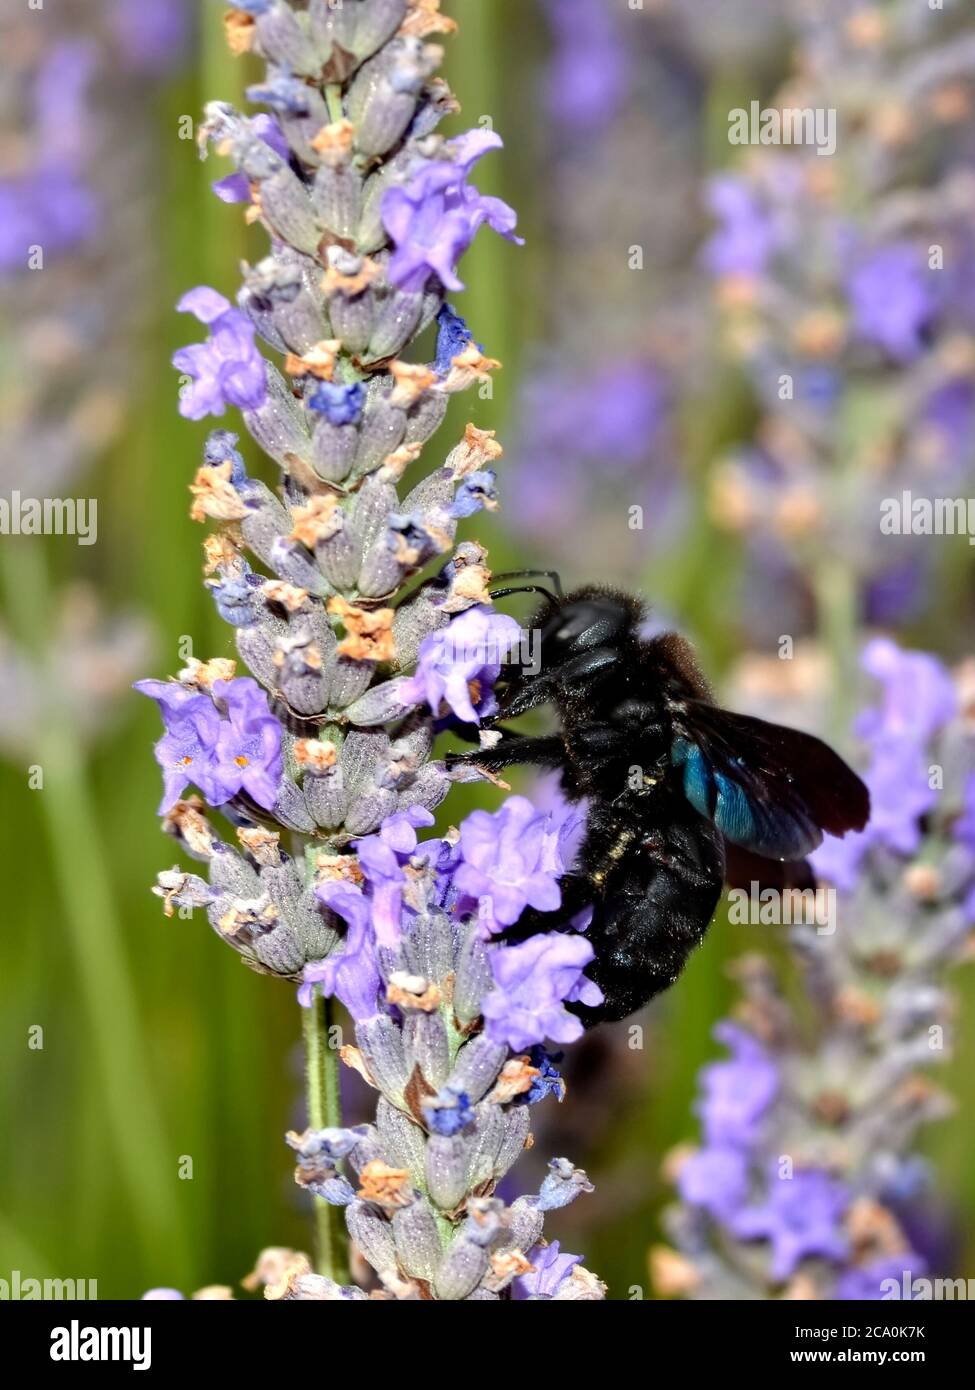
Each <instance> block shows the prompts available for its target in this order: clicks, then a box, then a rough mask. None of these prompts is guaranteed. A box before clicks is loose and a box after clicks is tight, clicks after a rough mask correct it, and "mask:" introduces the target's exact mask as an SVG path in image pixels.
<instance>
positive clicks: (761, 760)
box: [461, 571, 870, 1026]
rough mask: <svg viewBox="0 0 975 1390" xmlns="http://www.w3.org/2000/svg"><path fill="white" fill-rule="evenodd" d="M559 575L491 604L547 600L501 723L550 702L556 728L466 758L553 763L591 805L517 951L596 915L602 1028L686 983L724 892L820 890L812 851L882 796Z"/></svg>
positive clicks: (585, 1011) (628, 612) (502, 690)
mask: <svg viewBox="0 0 975 1390" xmlns="http://www.w3.org/2000/svg"><path fill="white" fill-rule="evenodd" d="M524 573H526V574H527V573H531V572H527V571H526V572H524ZM514 577H515V576H514V575H504V576H499V578H505V579H507V578H514ZM550 578H551V579H552V580H553V581H554V586H555V587H556V589H557V593H556V594H553V593H551V592H549V591H548V590H546V589H544V588H541V587H540V586H538V585H530V586H525V587H524V588H521V589H502V590H497V591H495V593H494V595H493V597H496V598H500V597H503V596H505V595H507V594H512V593H522V592H533V593H540V594H542V595H543V597H544V600H545V602H544V606H543V607H542V609H541V611H540V612H539V613H538V614H537V615H536V617H535V619H534V628H535V629H537V630H538V631H539V632H540V659H539V660H538V661H537V662H535V663H533V669H531V670H530V669H529V668H527V667H526V666H525V665H517V664H513V665H511V666H508V667H505V668H503V670H502V676H501V679H500V680H499V682H498V684H497V687H496V695H497V697H498V701H499V712H498V715H497V716H496V718H495V719H494V720H493V721H489V727H494V728H495V729H497V728H498V724H499V721H500V720H502V719H511V718H514V717H516V716H518V715H521V714H524V713H526V711H528V710H530V709H534V708H535V707H536V706H539V705H543V704H549V705H552V706H553V707H554V708H555V710H556V712H557V714H558V722H559V728H558V732H557V733H554V734H550V735H545V736H541V737H533V736H524V735H521V734H518V733H517V732H516V731H514V730H511V729H507V728H501V738H500V741H499V742H497V743H496V744H495V746H493V747H491V748H489V749H482V750H480V751H478V752H471V753H467V754H464V755H461V756H462V758H463V759H464V760H467V761H470V762H473V763H476V764H477V765H478V766H480V767H484V768H486V769H488V770H493V771H498V770H500V769H502V768H505V767H509V766H512V765H514V764H518V763H522V764H534V765H535V766H539V767H548V768H557V769H559V771H560V772H561V777H562V785H563V788H564V790H565V792H566V795H567V796H568V797H569V798H570V799H572V800H578V799H580V798H583V797H585V798H586V799H587V801H588V812H587V823H586V833H585V837H584V840H583V843H582V846H581V849H580V852H579V855H578V857H577V860H576V863H575V865H574V868H573V870H572V872H571V873H570V874H568V875H566V876H565V877H564V878H563V880H562V907H561V908H560V910H559V911H558V912H557V913H538V912H535V911H530V912H529V913H528V914H527V915H526V916H523V917H522V918H521V919H520V920H519V922H518V923H517V924H516V926H515V927H513V928H510V929H509V930H508V931H507V932H506V933H505V939H507V940H520V939H523V938H524V937H526V936H530V935H532V934H534V933H535V932H537V931H542V930H558V929H560V928H564V929H566V930H568V929H569V927H568V922H569V920H570V919H571V918H572V917H573V916H575V915H576V914H577V913H578V912H579V911H581V910H582V909H583V908H584V907H587V906H590V905H591V906H592V909H593V915H592V922H591V925H590V926H589V928H588V930H587V933H586V934H587V936H588V938H589V940H590V941H591V942H592V945H593V948H594V950H595V953H596V958H595V960H594V961H593V962H592V964H591V965H590V966H589V967H588V968H587V972H586V973H587V974H588V975H589V977H590V978H591V979H593V980H595V982H596V983H597V984H598V985H599V986H600V988H601V989H602V991H603V994H604V996H605V1002H604V1003H603V1004H601V1005H599V1006H598V1007H597V1008H587V1007H585V1006H583V1005H573V1006H571V1007H572V1008H573V1009H574V1011H575V1012H576V1013H578V1014H579V1016H580V1017H581V1018H582V1020H583V1021H584V1023H585V1024H586V1025H587V1026H591V1025H592V1024H594V1023H597V1022H600V1021H602V1020H610V1019H620V1018H624V1017H626V1015H627V1014H630V1013H633V1012H634V1010H636V1009H639V1008H640V1007H641V1006H642V1005H643V1004H645V1003H646V1002H647V1000H648V999H651V998H652V997H653V996H654V995H655V994H658V993H659V992H660V991H661V990H664V989H666V988H667V987H668V986H669V985H672V984H673V983H674V981H675V980H676V979H677V977H678V975H679V974H680V973H681V971H682V969H683V968H684V965H685V964H686V962H687V959H688V956H689V955H690V953H691V951H692V950H693V948H694V947H695V946H697V945H698V944H699V943H700V941H701V940H702V938H703V936H704V933H705V932H706V931H707V928H708V925H709V923H710V921H711V919H712V917H713V916H714V913H715V909H716V908H717V905H718V900H719V898H720V896H721V892H722V885H723V883H724V882H725V881H726V880H727V881H729V882H734V883H742V884H743V885H747V884H748V883H749V882H751V881H753V880H757V881H759V882H760V883H762V884H763V886H778V887H786V886H805V885H807V884H810V883H811V882H812V878H811V874H810V872H809V868H808V865H806V864H805V863H804V862H803V861H804V857H805V856H806V855H807V854H809V853H810V852H811V851H812V850H813V849H815V848H816V846H817V845H819V844H820V843H821V841H822V838H823V832H824V831H828V832H829V833H830V834H831V835H843V834H844V833H845V832H846V831H847V830H860V829H862V827H863V826H864V825H865V824H866V821H867V818H868V816H869V813H870V798H869V795H868V792H867V789H866V787H865V786H864V785H863V783H862V782H861V780H860V778H859V777H857V775H856V774H855V773H854V772H853V771H851V769H850V768H849V767H848V766H847V765H846V763H845V762H844V761H843V760H842V758H840V757H839V756H838V755H837V754H836V753H834V752H833V750H832V749H831V748H829V747H828V746H827V745H826V744H825V743H823V742H822V741H821V740H820V739H818V738H813V737H812V736H810V735H809V734H803V733H799V732H797V731H796V730H794V729H786V728H783V727H781V726H780V725H778V724H769V723H766V722H765V721H764V720H762V719H753V718H751V717H750V716H748V715H743V714H732V713H731V712H730V711H728V710H724V709H720V708H719V707H718V706H716V705H715V704H714V703H713V701H712V698H711V693H710V690H709V688H708V685H707V682H706V681H705V679H704V677H703V675H702V674H701V671H700V669H699V668H698V665H697V661H696V659H695V656H694V652H693V650H692V648H691V647H690V646H689V644H688V643H687V642H686V641H684V639H683V638H681V637H679V636H678V635H677V634H676V633H667V634H666V635H664V636H660V637H653V638H646V637H644V636H642V635H641V627H642V625H643V623H644V621H645V614H644V610H643V606H642V604H641V603H640V602H639V600H638V599H636V598H634V597H632V596H630V595H629V594H626V593H621V592H619V591H617V590H614V589H607V588H602V587H599V586H597V585H587V586H586V587H585V588H581V589H577V590H576V591H575V592H574V593H571V594H568V595H566V596H563V595H562V594H561V587H560V586H559V584H558V576H556V575H554V574H552V575H550Z"/></svg>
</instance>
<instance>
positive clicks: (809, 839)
mask: <svg viewBox="0 0 975 1390" xmlns="http://www.w3.org/2000/svg"><path fill="white" fill-rule="evenodd" d="M670 712H671V717H672V719H673V724H674V733H675V738H674V742H673V745H672V749H671V763H672V765H673V767H674V769H675V772H676V773H677V775H678V777H679V779H680V782H681V785H682V787H683V791H684V795H685V796H686V797H687V799H688V801H689V802H690V803H691V805H692V806H693V807H694V808H695V810H697V811H699V812H700V813H701V815H702V816H705V817H706V818H707V819H708V820H710V821H712V822H713V823H714V825H715V826H716V827H717V828H718V830H720V831H721V833H722V835H724V837H725V839H726V840H729V841H730V842H731V843H732V844H735V845H740V846H741V847H742V848H743V849H746V850H750V851H751V852H752V853H754V854H759V855H762V856H763V857H765V858H768V859H789V860H793V859H803V858H804V857H805V856H806V855H807V854H809V853H811V851H812V850H814V849H815V848H816V847H817V845H819V844H821V843H822V839H823V833H824V832H828V833H829V834H830V835H844V834H845V833H846V832H847V831H848V830H862V829H863V827H864V825H866V823H867V819H868V817H869V815H870V797H869V793H868V792H867V789H866V787H865V786H864V785H863V783H862V782H861V780H860V778H859V777H858V776H857V775H856V773H855V772H853V770H852V769H851V768H849V767H847V765H846V763H845V762H844V761H843V759H842V758H841V757H840V756H839V754H837V753H834V752H833V750H832V748H830V747H829V746H828V745H827V744H825V743H823V741H822V740H821V739H818V738H814V737H813V736H812V735H811V734H803V733H800V732H799V731H798V730H796V729H786V728H783V726H782V725H781V724H769V723H766V721H765V720H764V719H753V718H752V717H751V716H749V715H746V714H732V713H730V712H729V711H728V710H723V709H719V708H718V707H717V706H715V705H710V704H707V703H705V702H704V701H702V700H693V699H686V698H684V699H677V700H674V701H673V703H672V704H671V706H670Z"/></svg>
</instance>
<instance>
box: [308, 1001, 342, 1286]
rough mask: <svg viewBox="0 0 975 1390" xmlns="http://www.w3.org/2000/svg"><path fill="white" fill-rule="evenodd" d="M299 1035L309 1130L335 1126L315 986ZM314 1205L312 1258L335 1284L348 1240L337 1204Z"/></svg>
mask: <svg viewBox="0 0 975 1390" xmlns="http://www.w3.org/2000/svg"><path fill="white" fill-rule="evenodd" d="M301 1014H302V1023H301V1027H302V1036H303V1038H304V1043H305V1093H306V1096H307V1099H308V1123H309V1125H310V1126H311V1128H312V1129H339V1128H340V1127H341V1124H342V1101H341V1097H340V1095H339V1054H338V1049H337V1048H334V1047H332V1046H331V1045H330V1033H331V1029H332V1002H331V1000H330V999H325V998H323V997H322V993H321V990H320V988H319V986H318V985H314V986H313V987H312V1001H311V1005H310V1006H309V1007H308V1008H307V1009H302V1011H301ZM312 1201H313V1202H314V1204H315V1235H316V1244H317V1249H316V1261H315V1267H316V1268H317V1270H318V1272H319V1274H324V1275H326V1276H327V1277H328V1278H329V1279H334V1280H335V1282H336V1283H337V1284H347V1283H348V1282H349V1268H348V1241H347V1239H346V1235H345V1225H344V1222H343V1220H342V1209H341V1207H333V1206H331V1205H330V1204H329V1203H328V1202H326V1201H325V1199H324V1198H323V1197H313V1198H312Z"/></svg>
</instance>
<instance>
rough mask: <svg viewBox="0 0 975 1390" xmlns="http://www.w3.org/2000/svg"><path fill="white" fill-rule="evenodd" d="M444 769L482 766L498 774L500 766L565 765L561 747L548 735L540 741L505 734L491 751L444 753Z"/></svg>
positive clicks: (554, 736)
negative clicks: (445, 765)
mask: <svg viewBox="0 0 975 1390" xmlns="http://www.w3.org/2000/svg"><path fill="white" fill-rule="evenodd" d="M445 761H446V764H447V767H448V768H451V767H457V766H462V765H464V764H465V763H466V764H469V765H471V766H473V767H483V768H485V769H486V770H487V771H489V772H499V771H500V770H501V768H503V767H512V766H513V765H514V764H515V763H525V764H526V765H527V764H531V765H532V766H533V767H561V766H562V764H563V763H564V762H565V744H564V743H563V742H562V739H561V738H560V737H559V736H558V735H556V734H552V735H549V736H547V737H544V738H530V737H527V736H524V735H519V736H512V735H511V734H507V735H506V736H505V737H504V738H502V739H501V741H500V743H496V744H495V745H494V747H493V748H478V749H471V751H470V752H469V753H448V754H447V757H446V759H445Z"/></svg>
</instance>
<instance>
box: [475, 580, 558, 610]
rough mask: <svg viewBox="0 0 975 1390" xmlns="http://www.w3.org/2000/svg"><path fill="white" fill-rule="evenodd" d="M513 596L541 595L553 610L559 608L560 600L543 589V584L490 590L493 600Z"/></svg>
mask: <svg viewBox="0 0 975 1390" xmlns="http://www.w3.org/2000/svg"><path fill="white" fill-rule="evenodd" d="M512 594H541V595H542V597H543V598H544V599H547V600H548V602H549V603H550V604H551V605H552V607H553V608H558V606H559V599H557V598H556V597H555V595H554V594H553V593H552V592H551V590H549V589H543V588H542V586H541V584H520V585H516V586H515V587H514V588H512V589H491V590H490V596H491V598H510V596H511V595H512Z"/></svg>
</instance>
